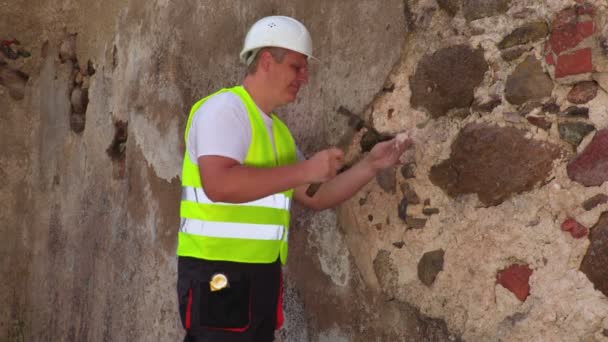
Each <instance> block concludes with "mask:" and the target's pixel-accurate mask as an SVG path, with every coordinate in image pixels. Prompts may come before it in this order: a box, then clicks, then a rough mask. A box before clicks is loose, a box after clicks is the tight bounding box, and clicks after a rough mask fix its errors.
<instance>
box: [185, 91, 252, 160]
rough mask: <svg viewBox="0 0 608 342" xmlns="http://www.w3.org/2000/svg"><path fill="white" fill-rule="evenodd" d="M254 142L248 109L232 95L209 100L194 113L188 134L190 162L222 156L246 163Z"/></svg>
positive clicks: (222, 95)
mask: <svg viewBox="0 0 608 342" xmlns="http://www.w3.org/2000/svg"><path fill="white" fill-rule="evenodd" d="M250 141H251V127H250V125H249V117H248V116H247V111H246V109H245V106H244V105H243V103H242V102H241V101H240V99H239V98H238V97H237V96H236V95H234V94H232V93H222V94H218V95H215V96H214V97H212V98H210V99H208V100H207V101H206V102H205V103H204V104H203V105H202V106H200V107H199V108H198V109H197V111H196V112H195V113H194V116H193V118H192V123H191V126H190V131H189V133H188V139H187V143H186V144H187V148H188V151H189V157H190V160H191V161H192V162H194V163H196V162H197V160H198V158H199V157H202V156H212V155H213V156H222V157H227V158H231V159H234V160H236V161H238V162H239V163H243V161H244V160H245V157H246V156H247V150H248V149H249V143H250Z"/></svg>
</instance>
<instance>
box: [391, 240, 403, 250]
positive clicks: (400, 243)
mask: <svg viewBox="0 0 608 342" xmlns="http://www.w3.org/2000/svg"><path fill="white" fill-rule="evenodd" d="M393 246H395V247H397V248H399V249H401V248H403V246H405V242H403V241H398V242H393Z"/></svg>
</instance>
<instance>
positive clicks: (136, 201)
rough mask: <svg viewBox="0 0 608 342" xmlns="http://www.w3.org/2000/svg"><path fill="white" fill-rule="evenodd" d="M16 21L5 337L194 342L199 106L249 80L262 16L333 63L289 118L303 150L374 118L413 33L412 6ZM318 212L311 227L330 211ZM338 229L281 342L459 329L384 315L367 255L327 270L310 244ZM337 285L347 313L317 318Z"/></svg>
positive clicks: (36, 5)
mask: <svg viewBox="0 0 608 342" xmlns="http://www.w3.org/2000/svg"><path fill="white" fill-rule="evenodd" d="M0 13H2V14H3V20H2V21H1V22H0V35H1V36H0V39H2V43H1V45H0V49H1V51H0V105H1V110H0V122H1V124H0V143H1V146H2V154H1V155H0V189H1V190H2V191H1V192H0V200H1V201H0V202H1V203H2V204H1V208H2V210H1V211H0V222H1V223H0V233H1V234H2V236H3V238H2V239H1V240H0V251H1V255H0V256H1V257H2V261H1V262H2V264H1V265H2V270H1V271H2V279H3V281H2V282H1V283H0V307H2V308H3V310H0V340H2V341H6V340H8V341H39V340H44V341H46V340H52V341H106V340H107V341H114V340H127V341H177V340H180V339H181V337H182V335H183V332H182V329H181V327H180V324H179V319H178V315H177V304H176V295H175V290H174V287H175V276H176V274H175V273H176V258H175V247H176V246H175V244H176V233H177V224H178V221H179V220H178V204H179V196H180V181H179V172H180V166H181V165H180V163H181V157H182V153H183V143H182V139H183V137H182V130H183V127H184V124H185V119H186V116H187V111H188V109H189V107H190V105H191V104H192V103H194V101H196V100H198V99H199V98H201V97H202V96H204V95H206V94H208V93H209V92H211V91H213V90H215V89H217V88H219V87H223V86H229V85H232V84H235V83H237V82H239V80H240V79H241V77H242V76H243V73H244V69H243V67H242V66H239V65H238V57H237V56H238V52H239V50H240V48H241V42H242V39H243V37H244V35H245V32H246V30H247V28H248V27H249V26H250V25H251V24H252V23H253V22H254V20H255V19H257V18H259V17H261V16H264V15H270V14H286V15H292V16H295V17H298V18H299V19H301V20H302V21H303V22H304V23H306V24H307V25H308V26H309V27H310V30H311V32H312V35H313V37H314V38H315V51H316V52H315V54H316V55H317V57H319V59H320V60H321V62H320V63H317V64H314V65H312V66H311V82H310V84H309V86H308V87H307V88H306V90H304V91H303V94H302V96H301V99H300V100H299V101H298V103H296V104H294V105H292V106H289V107H287V108H285V109H283V110H282V111H281V114H283V115H284V116H285V117H286V120H287V121H288V122H289V124H290V125H291V126H292V127H293V128H294V133H295V135H296V137H297V139H298V140H299V143H300V145H301V147H302V149H303V150H305V152H310V151H313V150H316V149H318V148H321V147H324V146H327V145H328V144H333V143H335V141H333V140H332V139H333V138H334V137H336V136H341V135H342V133H343V132H344V131H345V130H344V127H345V125H344V122H341V121H340V120H342V119H343V118H342V117H341V116H339V115H338V114H336V112H335V111H336V109H337V108H338V107H339V106H346V107H348V108H350V109H351V110H354V111H357V112H360V111H363V110H364V108H366V106H367V105H368V104H369V102H370V101H371V100H372V98H373V97H374V96H375V94H376V93H377V91H378V89H381V88H382V87H383V85H384V81H385V79H386V76H387V75H388V74H389V73H390V71H391V69H392V68H393V66H394V65H395V63H397V61H398V60H399V57H400V53H401V47H402V45H403V42H404V39H405V33H406V31H407V29H406V27H405V25H404V13H405V11H404V8H403V3H402V2H401V1H396V0H395V1H386V2H383V4H382V6H378V4H377V2H375V1H359V2H357V4H356V5H353V3H352V2H350V1H331V2H326V1H287V2H285V1H239V2H217V1H215V2H212V1H186V2H167V1H142V0H130V1H114V0H110V1H105V2H96V1H73V0H68V1H56V0H51V1H44V2H40V1H5V2H2V3H0ZM378 18H382V20H378ZM311 132H313V133H312V134H311ZM324 141H325V142H324ZM300 217H301V222H300V224H297V223H296V226H297V227H300V228H302V227H304V226H306V225H307V224H306V223H307V222H309V220H312V218H311V217H310V216H309V215H308V216H307V214H302V213H301V215H300ZM321 222H322V223H323V224H327V225H325V226H322V227H320V228H319V229H321V228H322V229H323V230H322V232H326V233H323V234H322V235H320V236H319V237H318V238H317V239H307V238H306V235H307V234H308V231H306V230H302V231H301V232H300V233H299V234H295V235H293V239H294V241H295V242H294V243H295V244H296V247H295V248H294V252H293V253H291V259H292V260H294V262H295V263H294V266H293V269H292V270H289V269H288V270H287V280H288V281H287V283H288V284H290V286H289V287H288V288H287V290H286V298H285V301H286V302H287V303H288V307H287V310H288V316H287V317H288V318H287V324H286V328H285V329H283V330H282V331H281V332H280V333H279V338H280V339H283V340H287V341H306V340H320V341H328V340H336V338H338V337H336V336H338V335H339V336H340V337H339V338H344V339H346V340H356V339H357V335H359V334H360V333H361V332H364V333H365V334H363V335H361V336H365V338H364V339H361V338H360V339H359V340H369V339H371V338H373V337H374V335H376V334H378V336H385V337H386V339H388V340H393V339H394V338H393V337H394V336H410V335H411V336H414V337H416V336H418V337H421V336H447V334H448V333H447V330H446V326H445V324H442V323H441V322H435V321H434V320H432V319H428V322H427V321H425V320H426V318H425V317H424V316H423V315H421V314H420V313H419V311H418V310H417V309H416V308H414V307H411V306H408V305H405V304H403V305H402V303H398V304H396V305H394V306H393V307H392V309H391V310H392V311H390V313H387V314H385V316H386V315H388V316H390V317H391V320H389V321H385V320H382V321H378V322H373V321H374V317H377V316H376V314H375V312H377V311H379V310H380V309H382V306H383V303H384V302H383V301H384V299H381V300H379V299H378V298H379V297H378V295H377V294H376V293H373V292H370V291H369V288H368V287H367V286H366V285H365V283H364V282H362V281H360V280H357V279H359V277H360V276H359V271H358V270H357V269H356V268H355V267H353V266H352V265H350V263H351V262H352V259H351V258H349V257H346V259H345V260H349V263H345V262H344V260H343V258H345V256H342V255H339V256H338V255H332V254H329V255H328V254H327V253H321V255H322V258H321V260H322V263H321V264H320V265H319V264H318V263H316V260H318V259H317V256H316V255H310V254H307V253H308V249H307V248H308V247H311V246H312V247H314V246H315V245H318V246H319V247H318V249H319V251H320V252H323V250H322V249H323V248H324V246H327V245H328V243H329V242H330V241H328V240H327V239H333V238H334V237H335V236H340V235H339V234H340V233H339V231H338V230H337V228H336V225H337V223H336V220H335V219H334V220H328V221H323V220H322V221H321ZM297 227H296V228H297ZM296 230H297V229H296ZM307 241H310V244H307ZM298 243H300V244H302V245H301V246H297V244H298ZM340 251H341V252H343V253H348V250H347V248H346V246H345V245H342V249H341V250H340ZM298 260H299V262H298ZM347 264H348V265H350V266H349V267H351V269H350V271H348V274H349V275H348V277H346V276H343V277H342V278H341V279H340V287H338V288H337V290H338V291H342V292H341V293H338V294H337V293H336V289H334V290H333V291H332V292H328V293H327V294H322V295H323V296H324V297H322V298H319V297H318V296H317V294H318V293H319V292H318V289H319V286H321V285H327V282H326V281H327V278H323V277H321V276H320V275H322V274H323V273H322V272H321V270H322V269H326V268H327V267H329V269H330V270H331V269H335V270H337V272H338V273H340V274H342V273H344V272H346V271H345V270H343V269H342V267H343V266H344V265H347ZM302 265H303V266H306V267H304V268H300V267H299V266H302ZM307 274H311V277H310V278H311V279H319V280H318V281H316V282H313V281H307V280H306V279H307V278H308V277H307ZM298 277H301V278H298ZM352 279H355V280H352ZM351 289H356V290H357V292H355V291H354V290H353V291H351ZM330 294H331V295H335V296H337V297H336V298H338V299H333V298H330V300H329V301H328V302H331V301H334V302H336V303H338V302H339V303H340V305H337V306H336V307H334V308H332V310H333V311H331V313H332V315H323V320H320V319H317V318H316V316H317V315H316V313H315V312H314V311H311V310H306V311H304V310H303V308H304V307H305V306H307V305H308V304H307V302H310V303H312V304H311V305H312V307H313V308H315V309H319V310H320V309H324V308H326V307H324V306H316V305H317V304H315V303H319V304H321V303H323V302H326V300H325V298H326V296H328V295H330ZM338 295H340V296H338ZM350 299H352V300H353V301H355V300H356V301H357V302H358V306H357V309H360V311H361V312H360V313H358V314H357V315H352V310H353V307H351V306H349V305H347V304H348V300H350ZM290 311H291V312H293V314H291V315H290V314H289V312H290ZM368 312H371V313H372V315H371V316H369V317H364V316H365V313H368ZM402 315H403V316H402ZM388 316H387V317H388ZM364 318H365V319H364ZM419 320H420V321H419ZM396 322H398V323H399V325H398V327H401V328H395V329H392V330H390V329H389V328H390V327H391V326H392V324H393V323H396ZM359 323H361V324H359ZM372 323H373V324H374V325H375V326H376V328H368V327H367V326H366V325H367V324H372ZM420 326H424V327H425V328H424V329H423V330H420V329H419V327H420ZM410 331H411V334H410V333H409V332H410ZM344 334H345V335H344ZM381 334H382V335H381ZM368 337H369V338H368Z"/></svg>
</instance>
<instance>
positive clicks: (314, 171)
mask: <svg viewBox="0 0 608 342" xmlns="http://www.w3.org/2000/svg"><path fill="white" fill-rule="evenodd" d="M305 163H307V164H308V165H307V168H308V172H307V175H308V176H309V177H310V179H309V182H310V183H321V182H326V181H328V180H330V179H332V178H333V177H335V176H336V174H337V173H338V170H340V169H341V168H342V165H343V164H344V152H342V150H340V149H339V148H335V147H334V148H328V149H326V150H323V151H319V152H317V153H315V154H314V155H313V156H312V157H311V158H310V159H308V160H307V161H306V162H305Z"/></svg>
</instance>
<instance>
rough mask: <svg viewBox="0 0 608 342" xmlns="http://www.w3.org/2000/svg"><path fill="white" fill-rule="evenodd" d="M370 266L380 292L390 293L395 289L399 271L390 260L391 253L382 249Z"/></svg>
mask: <svg viewBox="0 0 608 342" xmlns="http://www.w3.org/2000/svg"><path fill="white" fill-rule="evenodd" d="M372 266H373V268H374V272H375V273H376V277H378V282H379V283H380V286H381V287H382V290H383V291H385V293H386V292H388V293H392V292H393V291H394V290H395V289H396V287H397V280H398V275H399V270H398V269H397V266H395V263H394V262H393V261H392V259H391V252H389V251H387V250H384V249H382V250H379V251H378V254H376V257H375V258H374V261H373V262H372Z"/></svg>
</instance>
